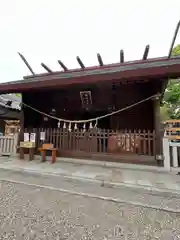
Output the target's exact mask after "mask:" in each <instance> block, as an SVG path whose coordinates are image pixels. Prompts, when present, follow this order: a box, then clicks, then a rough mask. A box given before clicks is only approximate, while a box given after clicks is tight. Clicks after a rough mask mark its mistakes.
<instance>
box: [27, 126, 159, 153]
mask: <svg viewBox="0 0 180 240" xmlns="http://www.w3.org/2000/svg"><path fill="white" fill-rule="evenodd" d="M25 132H34V133H36V146H37V148H39V147H40V146H41V145H42V143H43V142H42V141H40V132H45V141H44V142H47V143H53V144H54V147H55V148H58V149H59V150H68V151H83V152H89V153H91V152H92V153H115V154H118V153H134V154H138V155H148V156H155V132H150V131H145V130H144V131H140V130H136V131H128V130H122V131H113V130H107V129H106V130H103V129H93V130H88V131H85V132H84V131H83V130H73V131H71V132H69V131H68V130H67V129H52V128H51V129H31V130H28V129H25Z"/></svg>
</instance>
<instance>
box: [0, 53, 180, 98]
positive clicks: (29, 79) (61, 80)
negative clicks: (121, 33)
mask: <svg viewBox="0 0 180 240" xmlns="http://www.w3.org/2000/svg"><path fill="white" fill-rule="evenodd" d="M144 55H145V53H144ZM144 55H143V59H142V60H136V61H130V62H124V55H122V52H121V54H120V62H119V63H115V64H108V65H106V64H104V63H103V61H102V58H101V56H100V55H99V54H98V61H99V66H94V67H85V66H84V64H83V63H82V61H81V60H80V58H79V57H77V61H78V63H79V65H80V67H81V68H79V69H68V68H67V67H66V66H65V65H64V64H63V63H62V62H61V61H58V62H59V64H60V65H61V67H62V68H63V69H64V71H56V72H53V71H52V70H51V69H50V68H49V67H47V66H46V65H45V64H43V63H42V64H41V65H42V67H43V68H44V69H46V71H47V73H42V74H35V73H34V72H33V70H32V69H31V67H30V66H29V67H30V68H29V69H31V70H32V71H31V72H32V73H33V74H32V75H30V76H25V77H24V78H23V79H22V80H18V81H12V82H6V83H1V84H0V93H8V92H9V93H12V92H20V93H21V92H24V91H29V90H33V89H42V88H51V87H52V88H53V87H64V86H67V85H72V84H86V83H87V84H91V83H92V84H96V83H97V82H105V81H106V82H107V81H112V80H113V81H122V80H131V81H134V80H140V79H148V78H154V79H157V80H158V79H168V78H177V77H180V56H177V57H171V58H168V57H161V58H150V59H147V56H144ZM27 64H28V63H27Z"/></svg>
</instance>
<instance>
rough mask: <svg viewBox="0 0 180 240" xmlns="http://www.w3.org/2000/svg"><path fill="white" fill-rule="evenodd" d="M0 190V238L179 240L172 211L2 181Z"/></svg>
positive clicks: (178, 218) (178, 220)
mask: <svg viewBox="0 0 180 240" xmlns="http://www.w3.org/2000/svg"><path fill="white" fill-rule="evenodd" d="M0 191H1V194H0V239H8V240H11V239H18V240H21V239H29V240H30V239H32V240H37V239H51V240H53V239H56V240H57V239H59V240H60V239H61V240H65V239H73V240H76V239H78V240H81V239H82V240H85V239H86V240H94V239H97V240H101V239H102V240H105V239H110V240H111V239H118V240H121V239H124V240H125V239H139V240H141V239H142V240H146V239H147V240H150V239H163V240H166V239H167V240H170V239H179V238H180V214H177V213H169V212H164V211H162V210H153V209H149V208H144V207H137V206H133V205H131V204H126V203H124V204H120V203H113V202H109V201H103V200H98V199H92V198H88V197H82V196H77V195H72V194H67V193H62V192H59V191H55V190H49V189H42V188H38V187H34V186H27V185H24V184H17V183H10V182H6V181H1V182H0ZM178 237H179V238H178Z"/></svg>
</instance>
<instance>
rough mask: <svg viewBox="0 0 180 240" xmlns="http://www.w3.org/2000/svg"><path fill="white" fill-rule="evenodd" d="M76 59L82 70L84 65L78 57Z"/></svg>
mask: <svg viewBox="0 0 180 240" xmlns="http://www.w3.org/2000/svg"><path fill="white" fill-rule="evenodd" d="M76 59H77V61H78V63H79V65H80V67H81V68H83V69H84V68H85V65H84V63H83V62H82V61H81V59H80V57H78V56H77V57H76Z"/></svg>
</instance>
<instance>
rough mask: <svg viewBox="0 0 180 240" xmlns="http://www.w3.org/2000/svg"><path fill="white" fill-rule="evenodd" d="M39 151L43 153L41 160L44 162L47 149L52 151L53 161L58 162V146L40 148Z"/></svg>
mask: <svg viewBox="0 0 180 240" xmlns="http://www.w3.org/2000/svg"><path fill="white" fill-rule="evenodd" d="M39 151H40V153H41V160H42V162H45V161H46V151H51V153H52V160H51V163H55V162H56V155H57V148H43V147H42V148H39Z"/></svg>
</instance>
